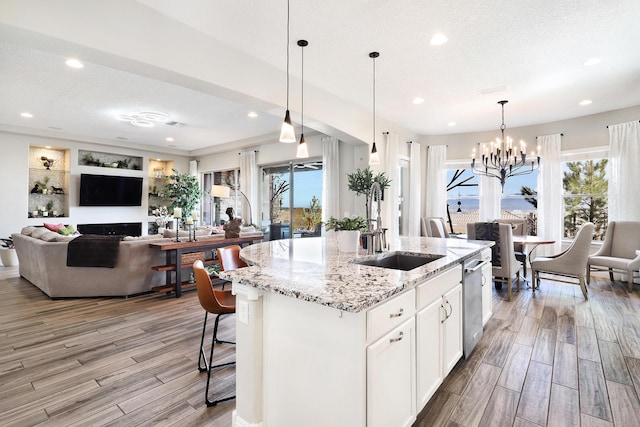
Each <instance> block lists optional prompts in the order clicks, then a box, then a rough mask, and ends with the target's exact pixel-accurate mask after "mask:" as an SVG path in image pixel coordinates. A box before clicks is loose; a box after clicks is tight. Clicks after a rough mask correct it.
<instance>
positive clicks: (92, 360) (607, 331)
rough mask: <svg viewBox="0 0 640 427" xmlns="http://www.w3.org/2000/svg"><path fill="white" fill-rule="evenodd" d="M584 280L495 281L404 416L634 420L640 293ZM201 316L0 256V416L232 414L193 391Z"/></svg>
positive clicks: (445, 420)
mask: <svg viewBox="0 0 640 427" xmlns="http://www.w3.org/2000/svg"><path fill="white" fill-rule="evenodd" d="M589 292H590V294H589V295H590V299H589V301H586V302H585V301H584V300H583V298H582V294H581V292H580V289H579V288H578V287H577V286H571V285H568V284H563V283H556V282H550V281H543V282H542V285H541V290H540V292H537V293H536V295H535V297H534V296H533V295H532V293H531V291H530V290H528V289H524V288H523V290H522V291H521V292H519V293H516V294H515V297H514V299H513V301H512V302H506V301H504V300H503V298H502V294H499V293H497V292H495V291H494V316H493V317H492V319H491V320H490V321H489V323H488V324H487V327H486V328H485V335H484V337H483V338H482V340H481V341H480V343H479V344H478V347H477V348H476V350H475V351H474V353H473V354H472V356H471V357H470V358H469V359H468V360H463V361H461V362H460V363H458V365H457V366H456V368H455V369H454V371H453V372H452V373H451V375H449V377H448V378H447V379H446V381H445V383H444V384H443V385H442V386H441V387H440V388H439V390H438V391H437V393H436V394H435V396H434V397H433V398H432V400H431V402H430V403H429V405H427V407H426V408H425V409H424V410H423V411H422V413H421V414H420V415H419V417H418V421H417V422H416V423H415V426H416V427H423V426H440V425H447V426H476V425H482V426H488V425H492V426H538V425H542V426H545V425H548V426H584V427H587V426H614V425H615V426H621V427H622V426H624V427H627V426H640V403H639V400H638V395H639V392H640V292H639V291H638V287H637V286H636V290H635V292H634V293H633V294H628V293H627V292H626V291H625V284H624V283H623V282H616V283H614V284H613V285H612V284H611V283H610V282H609V280H608V278H607V277H604V276H603V277H602V278H598V279H597V280H594V282H592V284H591V286H590V287H589ZM203 316H204V314H203V311H202V309H201V308H200V305H199V303H198V300H197V296H196V294H195V293H194V292H189V293H186V294H184V295H183V297H182V298H180V299H175V298H172V297H167V296H165V295H163V294H149V295H142V296H138V297H134V298H129V299H119V298H98V299H68V300H55V301H52V300H50V299H49V298H48V297H46V296H45V295H44V294H42V293H41V292H40V291H39V290H38V289H37V288H35V287H34V286H33V285H31V284H30V283H28V282H27V281H25V280H24V279H21V278H19V277H18V270H17V268H12V267H8V268H7V267H4V268H0V425H1V426H32V425H51V426H76V425H77V426H88V425H92V426H102V425H108V426H134V425H136V426H137V425H143V426H144V425H153V426H156V425H162V426H170V425H175V426H191V425H193V426H205V425H206V426H214V427H215V426H225V427H226V426H231V412H232V411H233V410H234V409H235V401H233V400H232V401H229V402H225V403H222V404H220V405H219V406H217V407H212V408H207V407H206V406H205V404H204V385H205V374H202V373H200V372H198V370H197V368H196V364H197V355H198V345H199V340H200V331H201V326H202V320H203ZM233 322H234V319H233V318H232V317H229V318H227V319H225V320H223V321H222V322H221V329H220V334H221V336H222V337H223V338H232V337H233V333H234V327H233ZM210 323H213V322H210ZM223 347H224V348H223ZM220 348H221V351H220V353H219V354H218V356H219V360H220V361H228V360H232V359H233V357H234V356H233V347H231V346H221V347H220ZM216 359H218V358H216ZM215 380H216V381H217V382H218V383H223V384H226V385H228V384H229V383H230V382H232V381H233V370H232V369H229V370H225V371H220V372H219V373H218V374H217V377H216V379H215ZM225 391H226V390H225ZM332 427H333V426H332ZM347 427H350V426H347ZM390 427H393V426H390Z"/></svg>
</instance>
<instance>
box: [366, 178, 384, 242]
mask: <svg viewBox="0 0 640 427" xmlns="http://www.w3.org/2000/svg"><path fill="white" fill-rule="evenodd" d="M374 197H375V198H376V200H377V216H376V228H375V230H374V229H373V224H372V220H371V209H372V208H373V198H374ZM369 200H370V203H371V205H370V206H369V212H368V214H369V223H368V224H367V225H368V227H369V230H368V232H367V233H365V235H366V236H367V243H368V244H367V252H368V253H374V252H382V251H383V250H385V249H386V247H387V242H386V231H387V229H386V228H382V217H381V216H380V210H381V203H382V189H381V188H380V184H379V183H377V182H374V183H373V184H371V189H370V190H369ZM369 237H370V238H369Z"/></svg>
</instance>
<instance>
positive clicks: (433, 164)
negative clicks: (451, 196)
mask: <svg viewBox="0 0 640 427" xmlns="http://www.w3.org/2000/svg"><path fill="white" fill-rule="evenodd" d="M446 160H447V146H446V145H430V146H428V147H427V177H426V184H425V189H424V196H425V214H426V216H428V217H431V216H436V217H442V218H446V217H447V169H446V166H445V161H446ZM418 235H419V233H418Z"/></svg>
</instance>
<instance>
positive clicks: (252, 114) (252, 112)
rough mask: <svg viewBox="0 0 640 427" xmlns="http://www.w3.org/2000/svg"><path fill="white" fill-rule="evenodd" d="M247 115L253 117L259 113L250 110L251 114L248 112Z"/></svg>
mask: <svg viewBox="0 0 640 427" xmlns="http://www.w3.org/2000/svg"><path fill="white" fill-rule="evenodd" d="M247 116H249V117H251V118H252V119H253V118H255V117H258V113H256V112H254V111H249V114H247Z"/></svg>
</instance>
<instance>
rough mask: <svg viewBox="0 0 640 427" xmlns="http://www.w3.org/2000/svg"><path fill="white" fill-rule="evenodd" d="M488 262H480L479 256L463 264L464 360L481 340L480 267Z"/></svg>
mask: <svg viewBox="0 0 640 427" xmlns="http://www.w3.org/2000/svg"><path fill="white" fill-rule="evenodd" d="M488 262H489V261H482V258H481V257H480V255H477V256H474V257H472V258H469V259H468V260H466V261H464V263H463V270H462V271H463V274H462V304H463V308H464V310H463V312H462V313H463V314H462V325H463V326H462V332H463V340H464V343H463V344H464V345H463V350H464V357H465V359H466V358H467V357H469V356H470V355H471V352H472V351H473V349H474V348H475V347H476V344H478V341H480V338H482V267H483V266H484V265H485V264H486V263H488Z"/></svg>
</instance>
